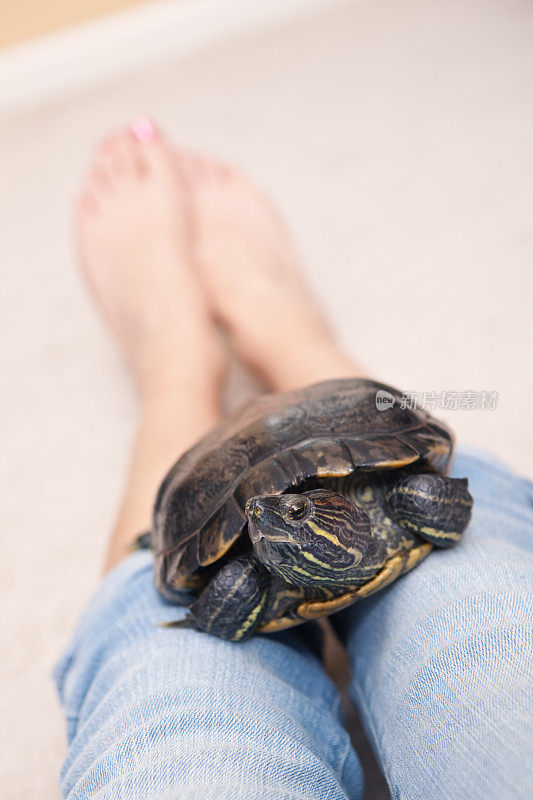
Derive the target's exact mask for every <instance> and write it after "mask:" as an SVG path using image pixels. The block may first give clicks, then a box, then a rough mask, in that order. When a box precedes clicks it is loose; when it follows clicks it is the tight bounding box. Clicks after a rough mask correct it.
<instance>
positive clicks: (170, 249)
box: [76, 121, 222, 396]
mask: <svg viewBox="0 0 533 800" xmlns="http://www.w3.org/2000/svg"><path fill="white" fill-rule="evenodd" d="M189 214H190V208H189V200H188V195H187V192H185V191H184V187H183V185H182V182H181V181H180V180H179V177H178V176H177V174H176V170H175V163H174V159H173V156H172V154H171V152H170V149H169V147H168V145H167V143H166V142H165V139H164V138H163V136H162V135H161V134H160V133H159V132H157V131H156V130H155V129H154V128H153V127H152V126H151V125H150V123H148V122H147V121H140V122H139V123H138V127H137V136H135V135H134V133H133V131H132V130H129V129H126V130H123V131H120V132H117V133H116V134H114V135H111V136H109V137H108V138H107V139H106V140H104V141H103V142H102V143H101V145H100V146H99V147H98V149H97V152H96V154H95V157H94V160H93V163H92V165H91V167H90V170H89V173H88V175H87V177H86V180H85V182H84V186H83V189H82V192H81V194H80V197H79V201H78V203H77V208H76V227H77V240H78V247H79V253H80V259H81V262H82V265H83V268H84V272H85V275H86V277H87V279H88V282H89V284H90V286H91V289H92V291H93V293H94V295H95V297H96V300H97V303H98V305H99V307H100V309H101V311H102V313H103V315H104V317H105V318H106V320H107V322H108V323H109V325H110V327H111V328H112V329H113V331H114V333H115V334H116V336H117V337H118V339H119V341H120V343H121V345H122V348H123V351H124V353H125V355H126V357H127V359H128V361H129V363H130V365H131V367H132V369H133V372H134V374H135V376H136V378H137V381H138V384H139V387H140V389H141V393H142V394H143V395H145V394H147V393H150V392H152V391H160V390H161V391H163V390H166V389H167V388H168V389H170V388H173V387H178V386H180V385H181V386H182V387H183V386H189V387H190V388H191V390H192V391H197V392H198V393H201V396H205V394H206V392H210V393H214V392H215V383H216V381H217V380H218V379H219V377H220V373H221V370H222V355H221V351H220V349H219V343H218V340H217V337H216V334H215V332H214V329H213V326H212V324H211V322H210V320H209V313H208V309H207V307H206V303H205V300H204V297H203V293H202V288H201V286H200V283H199V281H198V279H197V276H196V275H195V273H194V269H193V267H192V264H191V241H190V237H191V230H190V216H189Z"/></svg>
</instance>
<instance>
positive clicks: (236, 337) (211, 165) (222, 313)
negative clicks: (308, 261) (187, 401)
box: [177, 152, 359, 390]
mask: <svg viewBox="0 0 533 800" xmlns="http://www.w3.org/2000/svg"><path fill="white" fill-rule="evenodd" d="M177 159H178V166H179V169H180V171H181V173H182V174H183V176H184V178H185V180H186V181H187V183H188V185H189V188H190V190H191V192H192V197H193V200H194V210H195V226H196V237H195V243H196V258H197V261H198V263H199V266H200V271H201V275H202V277H203V281H204V286H205V289H206V292H207V294H208V296H209V299H210V302H211V305H212V308H213V309H214V312H215V314H216V316H217V317H218V319H219V320H220V321H221V322H222V324H223V325H224V326H225V327H226V328H227V330H228V332H229V334H230V338H231V340H232V343H233V346H234V348H235V350H236V352H237V353H238V355H239V356H240V357H241V359H242V360H243V361H244V362H245V363H246V364H247V365H248V366H249V367H250V368H251V369H253V370H254V371H255V372H256V373H258V374H259V375H260V376H261V377H262V378H263V379H264V380H266V381H267V383H268V384H269V385H270V386H271V387H272V388H273V389H274V390H287V389H291V388H294V387H297V386H303V385H305V384H308V383H312V382H314V381H319V380H326V379H328V378H334V377H346V376H353V375H355V374H358V373H359V370H358V368H357V367H356V365H354V364H353V362H351V361H350V360H349V359H348V358H347V357H346V356H344V355H343V354H342V353H341V352H340V350H339V348H338V347H337V345H336V344H335V341H334V338H333V335H332V332H331V330H330V329H329V326H328V324H327V321H326V319H325V317H324V315H323V313H322V311H321V309H320V307H319V306H318V304H317V303H316V302H315V300H314V299H313V297H312V296H311V294H310V292H309V290H308V288H307V286H306V284H305V281H304V279H303V277H302V274H301V272H300V264H299V259H298V255H297V253H296V251H295V248H294V245H293V243H292V241H291V239H290V237H289V234H288V232H287V230H286V229H285V226H284V224H283V222H282V220H281V218H280V217H279V215H278V213H277V211H276V209H275V208H274V207H273V205H272V204H271V202H270V201H269V200H268V198H266V197H265V196H264V195H263V194H262V193H261V192H260V191H259V190H258V189H256V188H255V187H254V186H253V184H251V183H250V182H249V181H248V180H247V179H246V177H244V176H243V175H242V174H241V173H239V172H238V171H237V170H235V169H232V168H229V167H227V166H225V165H223V164H220V163H218V162H216V161H213V160H210V159H205V158H201V157H199V156H196V155H194V154H189V153H181V152H178V154H177Z"/></svg>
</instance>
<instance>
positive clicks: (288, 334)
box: [187, 157, 533, 800]
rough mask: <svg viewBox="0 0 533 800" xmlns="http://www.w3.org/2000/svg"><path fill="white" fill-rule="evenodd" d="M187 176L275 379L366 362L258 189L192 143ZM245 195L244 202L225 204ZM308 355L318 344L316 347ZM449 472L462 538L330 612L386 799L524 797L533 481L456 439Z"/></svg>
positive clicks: (234, 307) (225, 307)
mask: <svg viewBox="0 0 533 800" xmlns="http://www.w3.org/2000/svg"><path fill="white" fill-rule="evenodd" d="M187 174H188V176H189V180H190V182H191V184H192V186H193V194H194V193H195V194H196V197H197V206H198V211H197V213H198V217H199V228H200V231H201V230H205V231H211V233H210V236H211V240H210V243H209V247H200V253H199V257H200V260H201V262H202V265H203V278H204V281H205V283H206V285H207V286H208V289H209V291H210V292H211V295H212V303H213V305H214V307H215V308H216V310H217V313H218V314H219V316H220V317H221V318H222V319H223V320H224V321H225V323H226V326H227V328H228V330H229V332H230V335H231V336H232V340H233V342H234V344H235V347H236V349H237V350H239V351H240V352H241V353H242V357H243V358H245V359H246V360H247V361H248V363H249V364H251V366H252V367H253V368H254V369H255V370H256V371H257V372H258V373H259V374H261V375H263V376H266V378H267V380H269V382H270V384H271V386H272V387H273V388H274V389H277V390H280V391H283V390H286V389H290V388H293V387H294V386H295V385H305V384H308V383H312V382H314V381H318V380H321V379H324V378H333V377H341V376H344V375H353V376H357V375H360V374H361V369H360V367H359V366H358V365H356V364H351V363H350V362H349V360H348V359H347V358H346V357H345V355H344V354H343V353H341V352H340V351H339V349H338V348H337V347H336V345H335V343H334V341H333V338H332V336H331V333H330V332H329V330H328V328H327V326H326V325H325V323H324V322H323V320H322V319H321V315H320V311H319V309H318V308H317V307H316V305H314V306H313V307H310V306H309V303H310V302H312V301H310V300H309V297H308V295H307V293H306V291H305V290H304V289H299V288H298V287H299V286H301V283H302V282H301V278H300V276H299V273H298V271H297V269H295V266H296V264H297V260H296V256H295V255H294V253H293V251H292V250H291V247H290V244H289V242H288V240H287V238H285V239H284V240H283V245H282V246H280V245H279V237H280V236H281V234H280V228H279V226H278V227H276V225H277V223H276V225H274V223H273V222H272V216H271V215H270V216H269V213H268V212H267V211H266V210H265V209H266V208H267V207H268V205H267V204H266V201H265V200H264V198H263V197H262V196H261V194H260V193H258V192H257V190H255V189H254V188H253V187H252V186H250V185H249V184H247V182H246V180H245V179H243V178H242V176H240V175H239V174H238V173H234V172H233V171H232V170H229V169H228V168H227V167H223V166H221V165H217V164H214V163H212V162H206V161H205V159H203V160H202V159H198V158H197V157H189V166H188V173H187ZM243 197H245V198H246V202H245V203H243V201H242V200H241V198H243ZM241 203H243V204H244V205H246V206H247V207H248V209H253V213H252V212H251V211H249V212H247V213H246V214H244V216H240V215H238V214H237V213H235V211H234V207H235V206H237V205H239V204H241ZM261 208H263V215H261V214H260V209H261ZM221 219H223V220H224V225H221V223H220V220H221ZM243 219H244V221H245V224H247V225H248V230H249V231H251V234H252V235H250V236H249V237H248V239H247V242H248V244H247V248H246V249H245V250H244V252H243V249H242V248H239V247H236V246H235V244H234V243H235V238H234V236H233V232H234V230H235V229H236V228H237V227H238V225H239V224H240V223H241V221H242V220H243ZM261 219H262V220H263V223H261ZM232 221H233V222H232ZM258 227H259V228H260V230H261V235H260V237H259V240H260V241H264V238H265V237H267V238H269V237H270V239H271V238H272V237H273V236H274V241H275V242H276V244H274V243H272V242H271V243H270V244H269V246H268V247H266V248H265V247H262V248H261V252H260V253H256V252H255V250H254V249H252V250H250V242H251V243H253V242H254V241H257V236H256V233H257V228H258ZM218 230H220V233H218V234H217V231H218ZM273 230H274V231H275V234H273V233H272V231H273ZM217 237H218V241H217ZM273 252H277V253H279V252H281V253H283V258H282V259H281V260H280V259H278V261H277V268H276V267H271V266H270V261H269V260H267V262H266V263H265V260H264V259H265V254H268V255H269V258H272V253H273ZM214 253H217V254H218V255H217V257H216V258H215V257H214V255H213V254H214ZM220 254H222V257H221V255H220ZM221 264H227V265H228V267H227V269H221ZM287 274H288V276H289V277H287V279H286V280H285V279H284V276H285V275H287ZM239 287H242V288H241V289H239ZM280 294H281V295H282V297H280V296H279V295H280ZM299 298H303V299H304V302H299V301H298V299H299ZM256 309H259V312H260V313H258V314H257V315H256V313H255V312H256ZM281 309H283V310H284V313H280V310H281ZM271 320H274V322H273V323H272V324H271V323H270V322H269V321H271ZM278 320H282V322H281V323H280V325H279V329H278V327H277V326H278ZM272 328H274V331H273V332H272V336H273V338H274V340H275V339H276V336H277V333H278V331H279V333H280V334H281V335H280V341H279V345H278V344H276V342H275V341H274V346H273V347H272V346H269V345H270V344H271V341H272V339H271V337H270V333H271V331H272ZM258 337H259V338H262V340H263V344H261V342H257V338H258ZM283 342H284V343H285V345H284V347H285V349H283ZM289 343H290V344H289ZM310 343H312V345H311V346H310ZM315 353H318V354H324V358H322V357H320V358H319V359H318V360H317V361H315V360H314V358H313V356H314V355H315ZM453 474H454V475H456V476H458V477H465V476H467V477H468V478H469V481H470V491H471V492H472V494H473V496H474V515H473V519H472V523H471V525H470V527H469V528H468V530H467V532H466V534H465V535H464V537H463V541H461V543H460V544H459V546H457V547H456V548H452V549H450V550H445V551H441V552H435V553H432V554H431V555H430V557H429V558H428V559H427V560H426V561H425V562H424V563H423V564H421V565H420V566H419V567H417V569H416V570H414V571H413V572H411V573H409V574H408V575H406V576H405V577H403V578H401V579H400V580H398V581H397V582H396V583H395V584H394V585H393V586H391V587H390V588H389V589H387V590H385V591H384V592H381V593H379V594H377V595H376V596H375V597H373V598H369V599H368V600H364V601H360V602H359V603H358V604H355V605H354V606H352V607H351V608H350V609H349V610H347V611H346V612H344V613H343V614H342V615H337V617H335V626H336V627H337V629H338V630H339V631H340V632H342V633H343V636H344V638H345V641H346V643H347V647H348V651H349V655H350V658H351V662H352V666H353V672H354V675H353V684H352V690H353V691H352V693H353V696H354V699H355V701H356V702H357V704H358V705H359V708H360V711H361V715H362V717H363V718H364V720H365V723H366V726H367V729H368V731H369V734H370V737H371V738H372V740H373V742H374V747H375V750H376V753H377V754H378V757H379V758H380V760H381V763H382V767H383V771H384V773H385V775H386V777H387V779H388V781H389V784H390V786H391V791H392V794H393V796H394V797H398V798H406V799H407V798H408V799H409V800H416V799H417V798H442V800H449V798H461V800H477V798H482V797H483V798H486V797H498V798H519V797H520V798H521V797H526V796H527V793H528V792H529V791H530V786H531V785H532V784H533V778H532V777H531V774H530V773H529V772H527V767H528V766H529V764H530V763H531V759H530V758H529V754H528V751H529V750H530V747H531V741H532V739H533V734H532V731H531V717H532V709H531V692H530V685H531V681H530V674H529V672H528V660H529V661H530V659H531V652H532V641H531V612H532V599H531V588H532V557H531V548H532V542H533V489H532V487H531V484H529V483H528V482H526V481H524V480H523V479H520V478H518V477H517V476H513V475H512V474H511V473H509V472H508V471H507V470H505V468H502V467H499V466H497V465H496V464H495V460H494V459H493V458H492V457H489V456H486V455H477V456H473V455H472V454H471V455H469V456H467V455H462V454H461V453H460V454H459V455H458V456H457V458H456V462H455V467H454V473H453Z"/></svg>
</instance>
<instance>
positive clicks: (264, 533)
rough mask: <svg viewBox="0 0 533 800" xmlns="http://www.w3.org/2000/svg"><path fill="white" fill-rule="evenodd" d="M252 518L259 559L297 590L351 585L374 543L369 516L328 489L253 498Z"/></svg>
mask: <svg viewBox="0 0 533 800" xmlns="http://www.w3.org/2000/svg"><path fill="white" fill-rule="evenodd" d="M246 516H247V518H248V533H249V535H250V539H251V541H252V544H253V546H254V549H255V551H256V553H257V556H258V557H259V558H260V560H261V561H262V562H263V564H264V565H265V566H266V567H267V568H268V569H269V570H270V571H271V572H274V573H275V574H276V575H278V576H279V577H281V578H283V579H284V580H285V581H287V582H288V583H292V584H295V585H297V586H317V585H324V586H328V587H336V586H339V587H342V586H349V585H350V583H351V582H353V580H354V578H355V577H356V573H357V567H358V565H359V563H360V561H361V560H362V558H363V556H364V554H365V552H366V550H367V548H368V546H369V544H370V541H371V530H370V522H369V519H368V517H367V515H366V514H365V512H364V511H363V510H362V509H361V508H359V507H358V506H356V505H355V504H354V503H351V502H350V501H349V500H347V499H346V498H345V497H343V496H342V495H340V494H337V493H336V492H331V491H329V490H326V489H316V490H314V491H311V492H304V493H302V494H280V495H266V496H262V497H253V498H251V499H250V500H248V502H247V504H246Z"/></svg>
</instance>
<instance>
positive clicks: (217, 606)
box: [165, 556, 270, 642]
mask: <svg viewBox="0 0 533 800" xmlns="http://www.w3.org/2000/svg"><path fill="white" fill-rule="evenodd" d="M269 585H270V575H269V572H268V571H267V570H266V569H265V567H264V566H263V565H262V564H261V562H260V561H259V560H258V559H257V558H255V557H254V556H238V557H237V558H234V559H233V560H232V561H229V562H228V563H227V564H225V565H224V566H223V567H222V569H220V570H219V571H218V572H217V574H216V575H215V576H214V577H213V578H212V579H211V580H210V581H209V583H208V584H207V586H206V587H205V589H204V590H203V592H202V593H201V595H200V596H199V597H198V599H197V600H195V601H194V603H192V605H191V606H190V607H189V613H188V614H187V616H186V617H185V619H184V620H180V621H179V622H171V623H168V624H166V625H165V627H170V628H194V629H195V630H197V631H204V632H205V633H210V634H212V635H213V636H218V637H219V638H220V639H225V640H226V641H229V642H242V641H245V640H246V639H249V638H250V636H252V634H253V633H254V631H255V630H256V628H257V627H258V625H259V624H260V623H261V618H262V615H263V612H264V611H265V608H266V606H267V601H268V590H269Z"/></svg>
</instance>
